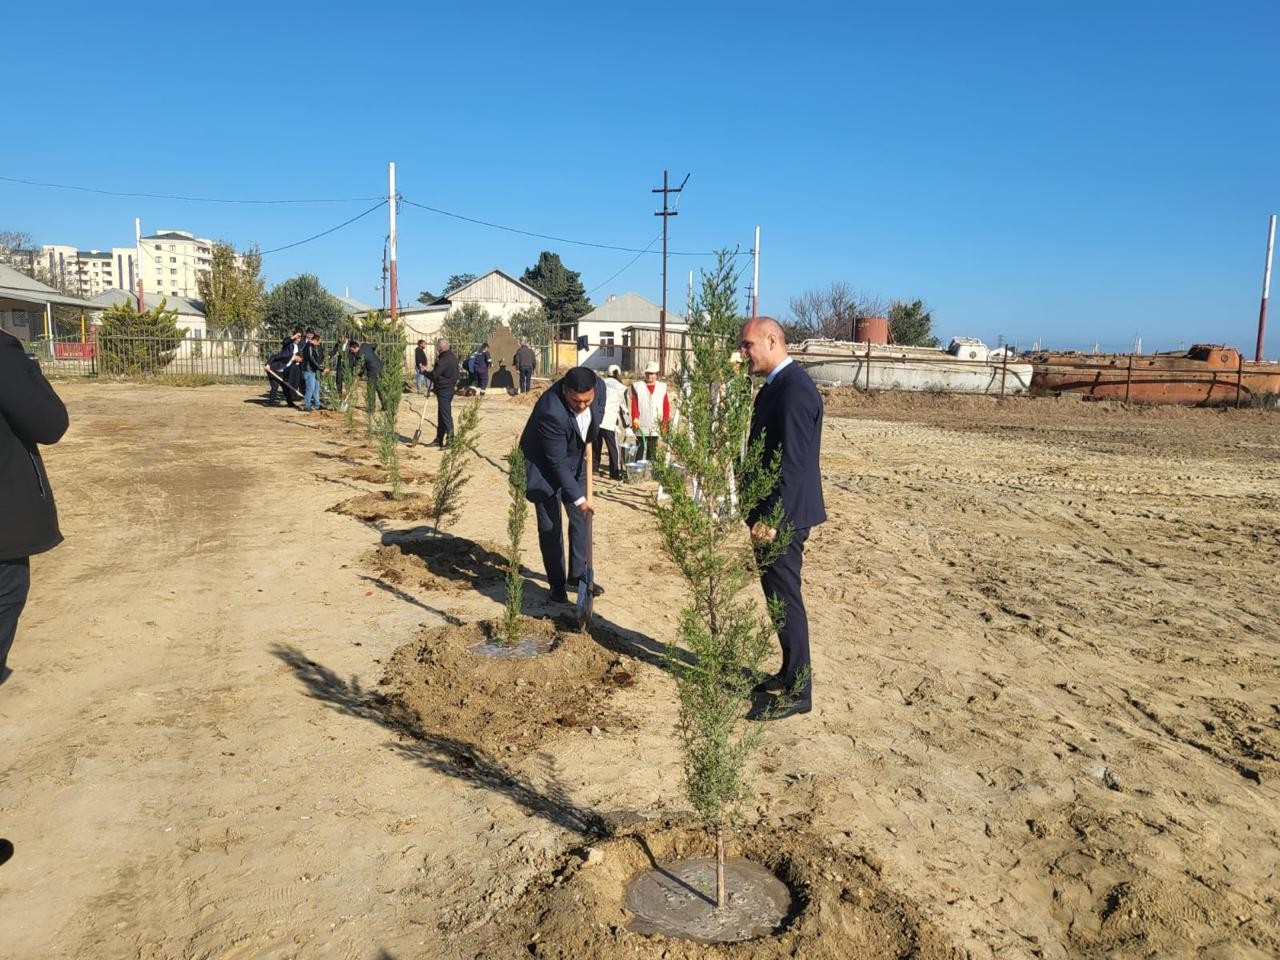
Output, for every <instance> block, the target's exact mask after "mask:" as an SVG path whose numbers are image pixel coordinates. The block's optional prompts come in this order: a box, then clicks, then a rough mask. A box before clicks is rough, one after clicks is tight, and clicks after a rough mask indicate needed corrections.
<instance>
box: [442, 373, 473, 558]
mask: <svg viewBox="0 0 1280 960" xmlns="http://www.w3.org/2000/svg"><path fill="white" fill-rule="evenodd" d="M479 426H480V400H479V398H476V399H474V400H472V401H471V402H470V403H468V404H467V405H466V406H465V407H463V409H462V414H461V415H460V416H459V417H458V422H457V425H456V426H455V428H454V431H453V438H452V439H451V440H450V441H449V445H448V446H447V447H445V450H444V456H443V457H441V458H440V468H439V469H438V470H437V471H436V483H435V491H434V493H433V495H432V499H431V517H432V520H433V522H434V524H435V533H437V534H439V532H440V527H441V525H442V524H443V523H444V522H445V521H447V520H451V519H452V518H453V517H456V516H457V515H458V510H459V508H460V507H461V505H462V488H463V487H465V486H466V485H467V481H468V480H469V479H471V478H470V477H469V476H468V473H467V468H468V467H469V466H470V465H471V464H470V460H469V459H468V456H469V455H470V454H473V453H475V449H476V440H477V437H476V431H477V430H478V429H479Z"/></svg>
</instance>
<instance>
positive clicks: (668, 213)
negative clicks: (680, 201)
mask: <svg viewBox="0 0 1280 960" xmlns="http://www.w3.org/2000/svg"><path fill="white" fill-rule="evenodd" d="M688 182H689V175H688V174H687V173H686V174H685V175H684V180H683V181H681V183H680V186H678V187H672V186H668V184H667V171H666V170H663V171H662V186H660V187H654V188H653V190H652V191H650V192H651V193H660V194H662V209H661V210H659V211H657V212H656V213H654V216H655V217H661V218H662V312H661V313H659V314H658V376H660V377H665V376H666V375H667V223H668V222H669V220H670V218H671V217H678V216H680V214H679V213H677V212H676V211H675V210H672V209H671V206H670V205H669V204H668V202H667V201H668V199H669V198H670V195H671V194H673V193H679V192H680V191H681V190H683V189H684V185H685V184H686V183H688Z"/></svg>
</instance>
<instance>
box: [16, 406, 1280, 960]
mask: <svg viewBox="0 0 1280 960" xmlns="http://www.w3.org/2000/svg"><path fill="white" fill-rule="evenodd" d="M58 389H59V392H60V393H61V394H62V396H63V397H64V398H65V400H66V402H67V406H68V409H69V410H70V413H71V423H72V426H71V429H70V431H69V432H68V434H67V436H66V438H65V439H64V440H63V442H62V443H60V444H58V445H57V446H56V447H52V448H50V449H49V450H48V451H47V453H46V460H47V464H48V467H49V472H50V475H51V477H52V480H53V484H54V489H55V492H56V494H57V498H58V503H59V507H60V511H61V517H62V523H63V531H64V533H65V534H66V537H67V540H66V543H64V544H63V545H62V546H61V547H59V548H58V549H57V550H55V551H53V552H52V553H50V554H47V555H44V556H41V557H38V558H36V559H35V560H34V561H33V565H32V576H33V589H32V595H31V599H30V603H29V605H28V607H27V612H26V615H25V617H24V619H23V621H22V623H21V625H20V629H19V634H18V639H17V643H16V645H15V647H14V650H13V653H12V655H11V657H10V666H11V667H12V668H13V671H14V672H13V675H12V676H11V677H10V679H9V680H8V681H7V682H6V683H5V684H4V686H3V687H0V769H2V770H3V775H2V780H0V836H4V837H7V838H9V839H10V840H12V841H13V842H14V844H15V847H16V854H15V856H14V858H13V859H12V860H11V861H10V862H9V863H7V864H5V865H4V866H3V867H0V905H2V906H0V944H3V947H2V949H0V952H2V953H3V955H4V956H5V957H7V958H12V960H36V958H47V957H51V956H67V957H94V958H141V960H156V958H205V957H209V958H214V957H216V958H237V957H244V958H249V957H266V958H286V957H297V958H312V957H343V958H348V957H350V958H368V960H375V958H377V960H390V958H397V960H402V958H410V957H414V958H418V957H422V958H437V957H441V958H464V957H465V958H473V957H485V958H487V957H494V958H505V957H511V956H522V955H523V956H550V957H556V956H559V957H566V958H570V957H571V958H574V960H588V958H590V957H596V956H600V957H613V956H624V955H628V956H644V957H652V958H655V960H656V958H659V957H664V956H665V957H669V958H685V957H703V956H706V957H712V956H715V957H720V956H723V957H733V958H742V960H746V958H757V957H781V956H793V955H794V956H814V957H832V958H835V957H859V958H860V957H872V956H898V957H905V956H915V957H918V958H934V957H951V956H956V957H960V956H964V957H974V958H982V957H1001V958H1006V957H1008V958H1013V957H1031V956H1035V957H1046V958H1064V957H1119V958H1130V957H1132V958H1140V957H1141V958H1146V957H1182V956H1186V957H1204V958H1215V960H1226V958H1251V960H1252V958H1263V957H1275V956H1278V955H1280V892H1278V891H1280V876H1278V875H1277V871H1278V869H1280V670H1278V667H1280V643H1278V641H1280V599H1278V598H1277V583H1278V582H1280V577H1278V575H1277V570H1278V569H1280V414H1276V413H1263V412H1260V411H1252V410H1249V411H1212V410H1181V409H1169V408H1148V409H1142V408H1134V409H1130V410H1124V409H1122V408H1120V407H1119V406H1117V405H1114V404H1093V403H1082V402H1078V401H1069V400H1026V399H1020V400H1016V401H1015V400H1010V401H1005V402H996V401H993V400H987V399H976V398H974V399H965V398H945V397H930V396H909V395H894V396H887V395H886V396H875V397H870V398H867V397H861V396H858V395H850V394H837V395H832V396H829V397H828V411H829V412H828V418H827V421H826V428H825V432H824V435H823V470H824V481H825V490H826V496H827V504H828V510H829V513H830V517H831V519H830V521H829V522H828V523H827V524H825V525H823V526H822V527H820V528H818V529H817V530H816V531H815V533H814V535H813V537H812V538H811V540H810V543H809V546H808V548H807V563H806V574H807V575H806V594H807V597H808V601H809V609H810V619H811V629H812V635H813V644H814V671H815V684H816V686H815V709H814V712H813V713H812V714H810V715H808V716H805V717H797V718H792V719H789V720H786V721H781V722H779V723H777V724H775V725H771V726H770V727H769V729H768V736H767V740H766V744H765V746H764V748H763V749H762V751H761V753H760V755H759V769H758V775H757V778H756V781H757V784H758V788H759V791H758V792H759V795H758V798H757V800H756V802H755V804H754V805H753V807H752V808H751V809H750V810H749V811H748V821H749V822H748V826H747V828H746V829H745V830H744V831H743V833H742V835H741V837H740V838H739V840H738V849H736V850H734V849H732V848H731V853H743V854H747V855H752V856H756V857H758V858H759V859H761V860H762V861H763V862H767V863H768V864H769V865H770V866H771V867H773V868H774V869H775V870H776V871H777V872H778V874H779V875H780V876H782V877H783V878H784V879H786V880H788V882H789V883H790V884H791V886H792V889H793V893H794V894H795V895H796V897H797V901H796V904H795V905H794V906H793V911H794V915H793V917H792V918H791V921H790V923H789V926H788V928H787V930H786V931H785V933H784V934H783V935H782V936H781V937H779V938H775V939H774V940H772V941H765V942H755V943H749V944H743V945H739V946H737V947H734V948H710V947H698V946H689V945H687V944H679V943H675V942H672V941H666V942H664V941H660V940H649V939H645V938H642V937H640V936H638V935H636V934H631V933H629V932H628V931H627V930H626V929H625V922H626V917H625V916H624V911H623V910H622V909H621V908H620V906H619V903H620V900H619V895H620V892H621V890H622V889H623V886H624V885H625V882H626V880H627V879H628V878H629V876H630V875H631V874H632V872H633V871H634V870H636V869H638V868H642V867H644V866H647V863H646V859H647V857H648V856H649V855H650V854H653V855H655V856H656V857H657V858H658V859H659V860H661V859H663V858H664V857H666V856H668V855H674V854H677V853H684V854H692V855H701V854H702V853H705V850H704V849H702V848H700V847H699V844H700V843H703V842H704V841H702V840H700V839H699V836H698V835H697V834H691V833H690V832H689V830H688V826H687V821H685V820H684V816H685V814H686V810H687V808H686V805H685V803H684V801H683V799H682V796H681V790H680V764H679V758H678V756H677V754H676V752H675V749H674V740H673V738H672V722H673V719H674V716H675V699H674V691H673V683H672V681H671V679H670V677H669V676H668V675H667V673H666V672H665V670H664V665H663V661H662V659H661V656H660V653H661V650H662V648H663V644H665V642H666V641H668V640H669V639H671V638H672V636H673V635H674V631H675V628H676V622H677V616H678V610H679V607H680V603H681V593H680V587H679V584H678V583H677V582H676V580H675V579H674V578H673V576H672V570H671V568H670V567H669V565H668V564H667V563H666V562H665V561H664V560H663V559H662V558H661V556H660V554H659V551H658V545H657V537H656V533H655V531H654V529H653V524H652V521H651V519H650V518H649V516H648V514H647V512H646V506H645V499H646V496H647V495H648V493H649V490H647V489H646V488H643V487H631V486H622V487H617V486H611V485H606V486H605V488H604V489H603V491H602V493H601V501H602V506H601V511H600V514H599V518H598V520H597V523H596V530H597V547H596V567H597V575H598V578H599V580H600V582H601V583H602V584H603V585H604V586H605V588H606V593H605V594H604V596H602V597H601V598H600V599H599V600H598V601H597V611H598V614H599V619H598V622H597V625H596V627H595V628H594V629H593V631H592V632H591V633H590V634H584V633H575V632H574V631H572V630H571V629H570V628H568V627H564V625H563V624H559V625H557V622H556V620H555V617H556V616H557V615H558V614H560V615H562V614H564V613H565V612H566V611H565V609H564V608H557V607H555V606H554V605H552V604H551V603H550V602H549V600H548V598H547V593H546V582H545V578H543V577H542V575H541V571H540V568H541V563H540V561H539V559H538V556H537V546H536V540H535V537H534V535H533V533H532V531H531V530H530V532H529V533H528V535H527V540H526V547H525V563H526V565H527V567H528V573H529V584H528V586H527V588H526V611H527V612H528V613H529V614H530V615H532V616H533V617H536V618H541V619H543V620H545V621H547V624H549V625H546V624H544V627H543V628H542V629H545V630H551V631H556V630H558V631H559V632H560V634H561V641H562V646H561V647H559V648H558V649H557V650H556V651H555V652H553V653H552V654H550V655H549V656H548V658H544V659H542V660H540V661H538V662H536V665H534V666H531V667H528V668H527V669H526V668H522V667H520V666H519V665H512V664H510V663H506V662H498V661H494V662H486V663H483V664H479V665H478V666H477V667H476V668H475V672H474V674H473V673H471V672H470V668H469V663H470V660H469V658H470V657H471V656H472V655H470V654H468V653H467V651H466V649H465V646H466V645H467V644H469V643H471V642H473V641H474V640H475V639H476V638H478V637H480V636H481V633H480V632H479V631H480V627H479V626H477V625H478V624H481V623H483V622H485V621H490V620H492V619H493V618H494V617H495V616H497V615H498V614H499V612H500V608H501V603H502V598H503V585H502V580H501V573H500V570H499V569H498V567H497V564H498V563H500V557H499V553H500V551H501V546H500V544H501V543H502V542H503V540H504V537H505V529H506V520H505V511H506V505H507V494H506V484H505V477H504V475H503V472H502V467H503V460H502V458H503V455H504V454H505V453H506V451H507V450H508V449H509V448H510V446H511V445H512V443H513V442H514V440H515V438H516V436H517V435H518V433H519V430H520V428H521V427H522V425H523V422H524V420H525V418H526V417H527V415H528V410H529V407H528V405H527V404H523V403H521V402H520V401H519V400H512V399H508V398H504V397H497V396H491V397H487V398H485V399H484V401H483V409H484V418H483V421H482V436H481V443H480V454H481V456H480V457H478V458H477V459H476V460H475V462H474V477H473V480H472V482H471V483H470V484H469V485H468V487H467V488H466V491H465V509H464V511H463V515H462V518H461V519H460V520H459V522H458V523H457V524H456V525H454V526H453V527H452V528H450V530H449V531H448V533H449V534H450V536H449V538H441V540H439V541H434V540H432V539H431V538H430V537H429V535H428V534H429V532H428V530H427V528H426V520H425V517H424V516H423V515H422V514H423V510H424V507H423V498H425V497H427V496H428V495H429V494H430V489H431V485H430V477H431V476H432V475H434V473H435V472H436V467H437V465H438V462H439V459H440V453H439V451H436V450H430V449H427V448H424V447H418V448H415V449H412V450H408V449H407V448H406V449H405V452H404V468H405V470H406V474H407V476H408V477H409V478H410V482H409V483H407V484H406V490H407V491H408V492H409V493H410V494H411V495H412V499H410V500H409V501H408V502H407V503H405V502H401V503H392V502H390V501H388V500H387V499H386V498H385V497H383V496H382V491H383V490H384V489H385V485H384V484H383V483H382V482H381V476H382V475H381V472H380V469H379V468H377V466H376V459H375V457H374V456H373V454H372V448H371V446H369V445H367V444H365V443H364V442H363V440H362V437H360V436H359V435H351V434H348V433H347V432H346V431H345V420H343V419H342V418H339V417H337V416H330V417H312V418H310V419H307V418H304V417H303V416H302V415H301V414H298V413H295V412H293V411H289V410H285V409H264V408H263V407H262V406H261V405H260V404H259V403H258V402H257V396H258V395H257V393H256V391H254V390H251V389H250V388H240V387H208V388H201V389H181V388H162V387H153V386H144V385H112V384H92V383H60V384H58ZM410 402H411V403H412V402H414V401H413V400H412V399H411V401H410ZM402 418H403V419H402V423H401V429H402V432H403V433H404V434H405V435H406V437H407V436H408V435H409V434H410V433H412V431H413V428H414V427H415V426H416V425H417V418H416V416H414V415H413V414H412V413H411V412H410V410H409V409H408V408H406V409H405V410H404V411H403V412H402ZM429 432H430V431H429V430H428V434H429ZM335 508H336V509H335ZM445 539H447V540H448V542H449V543H451V544H452V546H450V547H449V548H448V549H444V548H443V547H442V544H443V543H444V541H445ZM562 627H563V629H562Z"/></svg>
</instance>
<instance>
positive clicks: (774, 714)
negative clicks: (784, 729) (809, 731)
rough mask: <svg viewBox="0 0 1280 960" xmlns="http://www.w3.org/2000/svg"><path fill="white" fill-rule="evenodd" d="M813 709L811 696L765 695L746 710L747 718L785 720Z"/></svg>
mask: <svg viewBox="0 0 1280 960" xmlns="http://www.w3.org/2000/svg"><path fill="white" fill-rule="evenodd" d="M812 710H813V698H812V697H811V696H806V697H767V698H763V697H762V698H761V699H759V700H757V701H755V704H754V705H753V706H752V707H751V709H750V710H748V711H747V719H748V720H757V721H764V720H785V719H787V717H794V716H795V715H796V714H800V713H809V712H810V711H812Z"/></svg>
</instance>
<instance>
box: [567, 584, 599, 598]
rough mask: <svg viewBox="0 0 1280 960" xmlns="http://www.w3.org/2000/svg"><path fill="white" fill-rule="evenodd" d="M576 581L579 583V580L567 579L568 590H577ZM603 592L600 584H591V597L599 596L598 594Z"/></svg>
mask: <svg viewBox="0 0 1280 960" xmlns="http://www.w3.org/2000/svg"><path fill="white" fill-rule="evenodd" d="M578 583H579V581H577V580H570V581H569V590H570V591H571V592H573V593H577V592H578ZM603 594H604V587H602V586H600V584H598V583H593V584H592V585H591V595H592V596H593V597H599V596H602V595H603Z"/></svg>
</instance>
